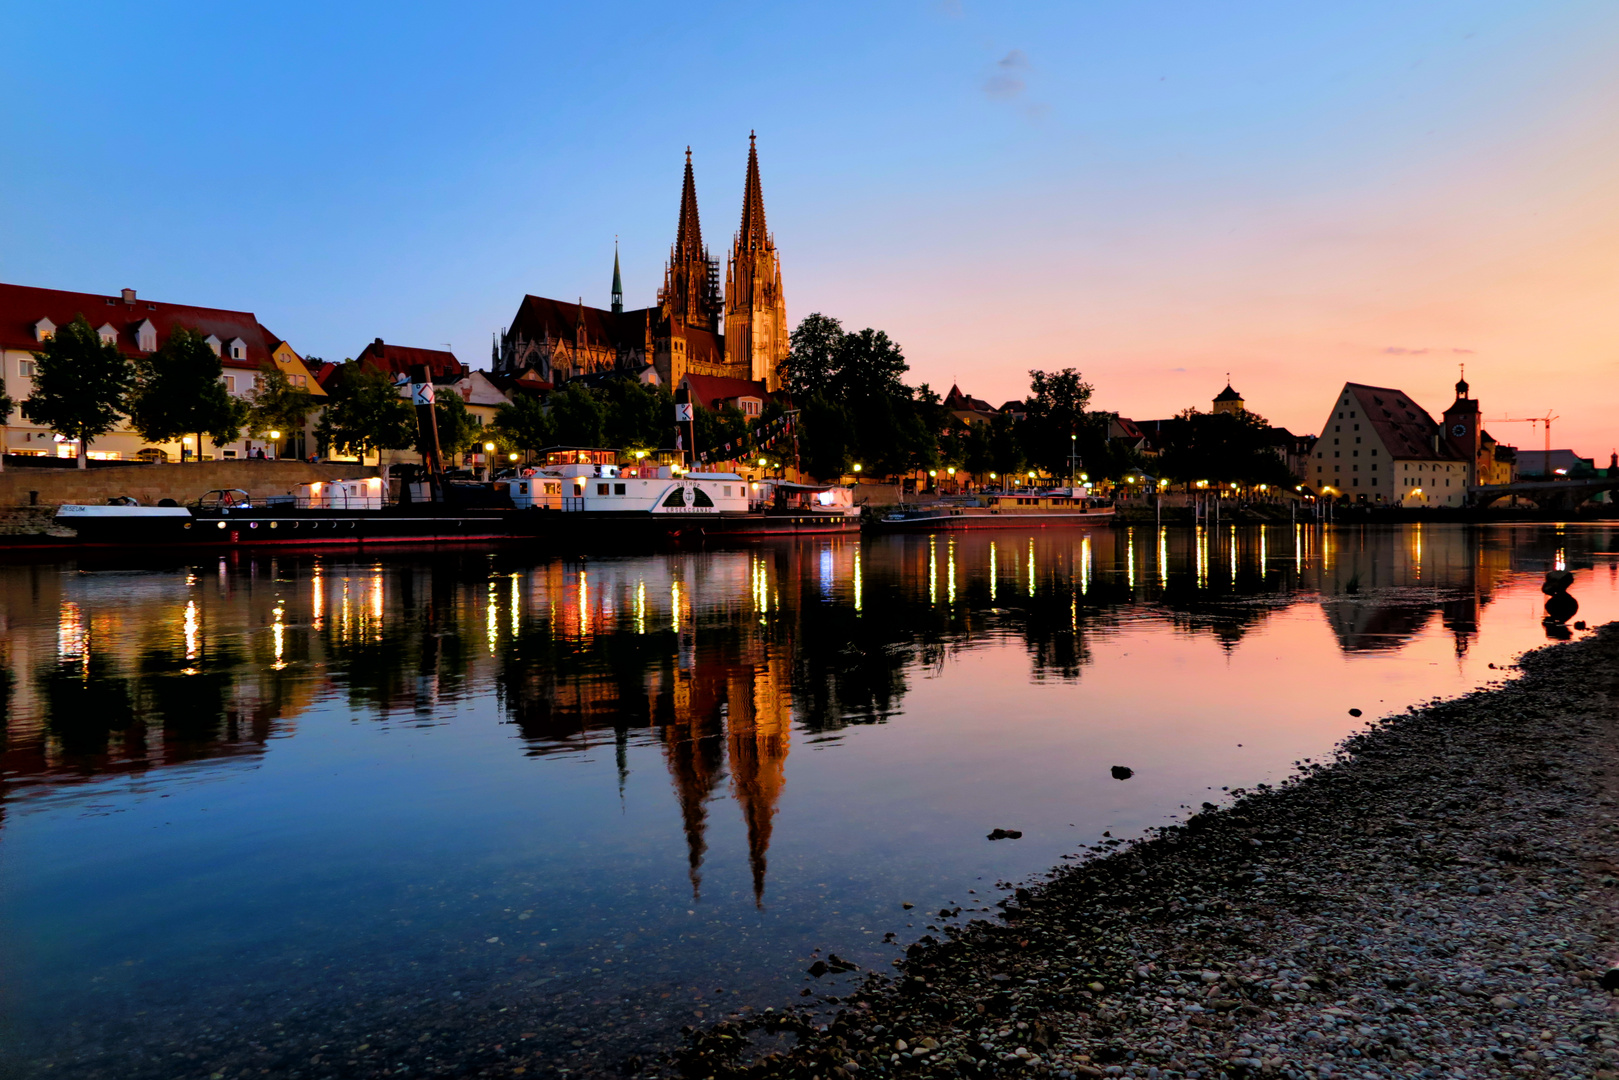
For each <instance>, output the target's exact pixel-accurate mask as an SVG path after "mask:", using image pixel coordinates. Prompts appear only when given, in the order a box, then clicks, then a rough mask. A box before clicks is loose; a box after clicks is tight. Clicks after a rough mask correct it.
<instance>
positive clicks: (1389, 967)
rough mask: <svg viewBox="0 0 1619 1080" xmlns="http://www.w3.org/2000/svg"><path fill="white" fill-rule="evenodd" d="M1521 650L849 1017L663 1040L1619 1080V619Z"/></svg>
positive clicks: (1031, 893)
mask: <svg viewBox="0 0 1619 1080" xmlns="http://www.w3.org/2000/svg"><path fill="white" fill-rule="evenodd" d="M1520 667H1521V674H1520V675H1519V677H1517V678H1515V679H1512V680H1511V681H1509V682H1506V683H1505V684H1503V685H1500V686H1497V687H1492V688H1488V689H1485V690H1481V691H1478V692H1476V693H1473V694H1470V695H1468V696H1466V697H1463V698H1460V699H1457V700H1454V701H1449V702H1443V703H1438V704H1434V705H1430V706H1427V707H1424V708H1421V709H1416V710H1413V711H1410V712H1407V713H1404V714H1400V715H1397V716H1393V717H1389V718H1386V719H1384V720H1382V721H1380V722H1378V723H1376V724H1374V725H1372V726H1371V727H1370V728H1369V729H1368V730H1367V731H1366V732H1364V733H1363V734H1360V735H1357V736H1355V737H1353V738H1351V739H1349V740H1347V741H1346V742H1345V744H1344V745H1343V747H1342V750H1341V753H1340V754H1339V756H1338V757H1337V758H1336V759H1335V760H1333V761H1330V762H1321V763H1311V762H1306V763H1301V768H1300V772H1299V774H1298V775H1297V776H1296V777H1295V778H1293V779H1291V780H1289V781H1288V782H1286V783H1284V784H1282V785H1280V786H1278V787H1274V788H1265V789H1262V790H1258V791H1253V792H1245V793H1241V794H1240V797H1239V798H1238V799H1237V800H1236V802H1235V803H1234V804H1233V805H1231V806H1230V807H1227V808H1224V809H1215V808H1213V807H1212V806H1208V805H1207V804H1206V805H1205V807H1204V809H1203V811H1202V812H1200V813H1197V814H1196V815H1195V816H1193V817H1191V818H1190V819H1188V820H1187V821H1186V822H1185V823H1184V824H1181V825H1176V826H1171V827H1168V828H1166V829H1163V830H1161V831H1157V832H1155V833H1153V834H1152V835H1150V836H1148V837H1146V838H1144V839H1142V840H1141V841H1139V842H1136V843H1133V844H1129V845H1120V844H1119V842H1118V841H1108V842H1107V843H1106V844H1105V845H1104V846H1099V847H1098V848H1097V849H1093V851H1092V852H1091V854H1092V855H1093V856H1094V857H1093V858H1090V859H1088V860H1086V861H1084V862H1082V863H1080V864H1078V865H1075V866H1072V867H1070V868H1065V869H1062V870H1058V871H1054V872H1053V874H1052V876H1051V877H1050V879H1049V880H1047V881H1045V882H1043V883H1041V884H1039V885H1037V886H1032V887H1030V888H1027V889H1023V888H1020V889H1017V890H1016V891H1015V892H1014V893H1012V894H1011V895H1009V896H1008V897H1007V898H1006V899H1005V900H1003V901H1002V903H1003V905H1004V907H1005V911H1004V914H1003V915H1002V916H1001V918H1000V919H999V920H998V921H994V922H989V921H982V920H980V921H977V922H973V923H971V924H969V925H968V926H966V927H963V928H961V929H960V930H955V931H950V932H946V933H944V935H943V936H942V938H940V939H939V940H934V939H933V938H931V937H929V938H924V939H923V940H922V941H921V942H920V943H918V944H916V945H913V946H912V947H911V948H910V949H909V950H908V952H907V955H906V958H905V959H904V960H903V961H899V962H897V967H896V971H895V972H894V973H893V974H892V975H887V974H881V975H877V974H873V975H871V976H869V977H868V978H867V979H866V981H865V983H864V985H863V986H861V988H860V989H859V991H858V992H856V993H854V994H852V995H851V996H848V997H846V998H844V999H843V1001H842V1002H840V1003H839V1009H838V1012H837V1013H836V1015H835V1016H831V1017H828V1016H827V1015H825V1014H821V1015H816V1014H809V1013H805V1014H795V1013H777V1012H768V1011H767V1012H765V1013H762V1014H748V1015H747V1016H744V1017H738V1018H734V1019H732V1020H728V1021H726V1022H723V1023H720V1024H717V1025H713V1026H709V1027H705V1028H703V1029H701V1030H698V1031H690V1032H688V1033H687V1044H686V1046H685V1048H684V1050H683V1051H681V1052H680V1053H679V1054H677V1055H675V1056H674V1057H673V1058H671V1059H670V1060H668V1061H666V1062H663V1063H661V1064H662V1065H663V1066H666V1067H667V1068H668V1069H669V1070H671V1071H677V1072H679V1073H682V1074H684V1075H686V1076H688V1077H702V1078H707V1077H715V1078H719V1080H730V1078H739V1077H744V1076H745V1077H752V1078H758V1080H765V1078H773V1077H793V1078H801V1080H810V1078H819V1080H850V1078H855V1080H859V1078H862V1077H878V1076H884V1077H886V1076H916V1077H990V1076H1013V1075H1026V1076H1039V1077H1055V1078H1057V1080H1073V1078H1075V1077H1085V1078H1093V1077H1138V1078H1143V1080H1181V1078H1187V1080H1213V1078H1218V1077H1234V1078H1245V1077H1278V1078H1286V1080H1312V1078H1313V1080H1349V1078H1364V1080H1383V1078H1388V1077H1491V1076H1501V1077H1514V1076H1537V1077H1538V1076H1546V1077H1570V1078H1573V1077H1581V1078H1586V1080H1590V1078H1596V1080H1619V1024H1616V1019H1615V1005H1616V1002H1619V999H1616V998H1615V997H1614V996H1613V993H1612V992H1611V990H1610V989H1608V988H1605V987H1611V986H1614V985H1619V972H1613V973H1611V974H1610V968H1611V967H1612V966H1613V961H1614V958H1615V957H1616V956H1619V946H1616V944H1615V918H1614V900H1615V897H1616V896H1619V891H1616V890H1619V851H1616V850H1615V841H1616V839H1619V835H1616V831H1619V811H1616V802H1619V624H1614V625H1610V626H1608V627H1604V628H1602V629H1601V630H1600V631H1598V632H1596V633H1593V634H1591V635H1588V636H1585V637H1583V638H1582V639H1581V640H1579V641H1576V642H1573V643H1569V644H1564V645H1559V646H1554V647H1551V648H1547V649H1542V650H1539V651H1537V652H1534V653H1530V654H1528V655H1527V656H1525V657H1524V658H1523V660H1522V661H1521V663H1520ZM1503 674H1507V673H1503ZM1337 689H1339V690H1342V689H1343V688H1342V687H1339V688H1337ZM635 1064H636V1063H631V1065H630V1068H632V1069H633V1068H634V1067H635ZM648 1065H649V1066H652V1067H651V1068H649V1069H648V1070H647V1071H655V1069H656V1067H657V1066H656V1065H654V1063H648Z"/></svg>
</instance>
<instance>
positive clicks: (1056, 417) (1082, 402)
mask: <svg viewBox="0 0 1619 1080" xmlns="http://www.w3.org/2000/svg"><path fill="white" fill-rule="evenodd" d="M1029 390H1030V394H1029V400H1028V405H1027V408H1028V418H1027V419H1026V420H1024V422H1023V423H1022V424H1020V425H1018V426H1019V428H1020V429H1021V432H1022V435H1023V453H1024V456H1025V457H1027V458H1028V460H1029V462H1030V464H1032V465H1035V466H1037V467H1039V468H1041V469H1044V470H1045V471H1046V472H1047V473H1048V474H1050V475H1052V476H1067V475H1068V467H1069V462H1070V460H1072V456H1073V455H1074V454H1075V452H1076V450H1077V449H1078V447H1077V446H1076V445H1075V444H1076V443H1077V442H1078V441H1079V439H1080V438H1085V437H1086V436H1085V433H1086V432H1087V431H1088V430H1089V427H1088V425H1089V424H1090V423H1091V421H1090V419H1089V416H1088V414H1087V413H1086V411H1085V407H1086V406H1087V405H1089V404H1090V400H1091V384H1090V383H1088V382H1086V381H1085V380H1084V379H1083V378H1082V377H1081V376H1080V373H1079V372H1078V371H1076V370H1074V369H1073V368H1063V369H1062V370H1061V371H1053V372H1046V371H1039V370H1033V371H1030V372H1029Z"/></svg>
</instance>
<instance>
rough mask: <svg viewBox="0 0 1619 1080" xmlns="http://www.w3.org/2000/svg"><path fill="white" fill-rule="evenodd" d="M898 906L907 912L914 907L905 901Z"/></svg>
mask: <svg viewBox="0 0 1619 1080" xmlns="http://www.w3.org/2000/svg"><path fill="white" fill-rule="evenodd" d="M899 906H900V907H902V908H904V909H905V910H906V911H909V910H911V909H912V908H913V907H915V906H916V905H915V904H913V903H911V902H910V901H909V900H905V901H902V902H901V903H900V905H899Z"/></svg>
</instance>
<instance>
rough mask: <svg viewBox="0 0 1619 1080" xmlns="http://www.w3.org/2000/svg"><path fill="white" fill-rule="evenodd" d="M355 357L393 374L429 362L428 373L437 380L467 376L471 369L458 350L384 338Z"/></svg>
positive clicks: (359, 360)
mask: <svg viewBox="0 0 1619 1080" xmlns="http://www.w3.org/2000/svg"><path fill="white" fill-rule="evenodd" d="M354 359H355V361H356V362H357V363H360V364H363V365H364V366H366V367H369V368H376V369H377V370H378V371H386V372H387V373H388V374H390V375H409V374H410V372H411V368H413V367H416V366H417V365H419V364H425V365H427V370H428V374H430V375H431V376H432V377H433V378H434V379H464V378H466V375H467V372H468V371H469V370H471V369H469V368H468V367H467V366H466V365H465V364H463V363H462V362H461V361H459V360H457V359H456V358H455V354H454V353H451V352H445V351H444V350H443V349H417V348H413V347H412V346H409V345H388V344H385V343H384V342H383V340H382V339H381V338H377V339H376V340H375V341H373V342H372V343H371V344H369V345H367V346H366V347H365V348H364V349H363V350H361V352H360V355H359V356H356V357H355V358H354Z"/></svg>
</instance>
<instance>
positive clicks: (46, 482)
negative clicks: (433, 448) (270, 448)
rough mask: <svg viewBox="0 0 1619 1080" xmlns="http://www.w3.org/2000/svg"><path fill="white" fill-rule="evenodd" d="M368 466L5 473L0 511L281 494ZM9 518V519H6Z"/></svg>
mask: <svg viewBox="0 0 1619 1080" xmlns="http://www.w3.org/2000/svg"><path fill="white" fill-rule="evenodd" d="M375 475H377V470H376V467H375V466H370V465H311V464H309V463H307V462H303V461H204V462H200V463H197V462H193V463H190V464H185V465H172V464H164V465H127V466H122V467H119V468H102V469H26V468H25V469H7V470H6V471H5V472H3V473H0V507H13V506H19V507H21V506H27V507H33V506H39V507H56V506H59V505H61V504H62V503H104V502H106V501H107V500H108V499H110V498H113V497H114V496H118V495H129V496H132V497H134V498H135V499H137V500H139V502H140V503H141V504H142V505H143V506H151V505H154V504H156V503H157V501H158V500H159V499H173V500H174V501H175V502H178V503H181V504H184V503H188V502H191V501H192V500H193V499H195V498H197V497H198V496H200V495H201V494H202V493H203V492H205V491H208V490H210V489H212V488H241V489H242V490H244V491H246V492H247V493H248V494H249V495H251V496H252V497H253V498H255V499H262V498H265V497H266V496H269V495H285V494H287V493H288V492H289V491H291V490H292V489H293V488H294V487H296V486H297V485H299V484H305V483H309V482H310V481H313V480H346V479H350V478H353V477H361V476H375ZM8 516H9V515H8Z"/></svg>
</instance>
